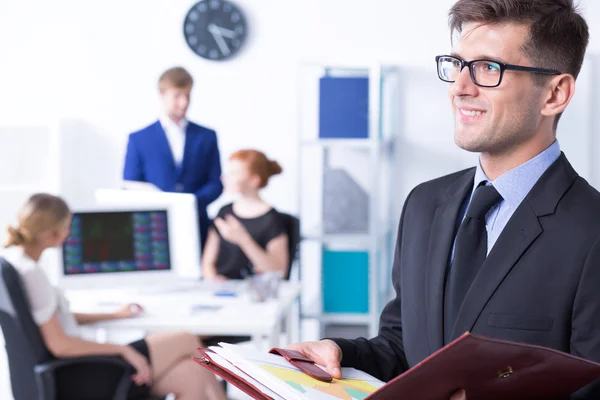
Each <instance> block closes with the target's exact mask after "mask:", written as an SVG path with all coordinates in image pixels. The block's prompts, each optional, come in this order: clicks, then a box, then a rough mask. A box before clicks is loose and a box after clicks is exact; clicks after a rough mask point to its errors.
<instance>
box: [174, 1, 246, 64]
mask: <svg viewBox="0 0 600 400" xmlns="http://www.w3.org/2000/svg"><path fill="white" fill-rule="evenodd" d="M247 28H248V24H247V22H246V18H245V17H244V14H243V12H242V11H241V10H240V8H239V7H238V6H236V5H235V4H234V3H232V2H230V1H227V0H202V1H200V2H198V3H196V4H195V5H194V6H193V7H192V8H191V9H190V10H189V11H188V13H187V15H186V17H185V21H184V23H183V34H184V36H185V40H186V42H187V44H188V46H189V47H190V48H191V49H192V50H193V51H194V53H196V54H197V55H199V56H200V57H203V58H205V59H207V60H214V61H221V60H226V59H228V58H231V57H233V56H234V55H235V54H237V53H238V52H239V50H240V49H241V48H242V45H243V44H244V42H245V41H246V37H247V31H248V29H247Z"/></svg>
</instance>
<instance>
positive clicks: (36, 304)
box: [2, 246, 80, 337]
mask: <svg viewBox="0 0 600 400" xmlns="http://www.w3.org/2000/svg"><path fill="white" fill-rule="evenodd" d="M2 256H3V257H4V258H5V259H6V261H8V262H9V263H10V264H11V265H12V266H13V267H14V268H15V269H16V270H17V272H19V275H20V276H21V282H22V284H23V288H24V289H25V293H26V296H27V299H28V300H29V305H30V307H31V314H32V316H33V320H34V321H35V323H36V324H38V325H44V324H45V323H46V322H48V321H49V320H50V318H52V316H53V315H54V314H56V315H57V317H58V321H59V322H60V325H61V326H62V328H63V330H64V331H65V333H66V334H67V335H69V336H73V337H79V333H80V332H79V325H78V324H77V320H76V319H75V316H74V315H73V314H72V313H71V311H70V310H69V301H68V300H67V299H66V298H65V296H64V294H63V292H62V291H61V290H60V289H59V288H57V287H55V286H52V284H51V283H50V281H49V280H48V276H47V275H46V273H45V272H44V269H43V267H42V266H41V265H40V263H38V262H36V261H34V260H32V259H31V258H30V257H29V256H28V255H27V254H25V252H24V251H23V249H22V248H21V247H18V246H11V247H9V248H7V249H4V250H3V251H2Z"/></svg>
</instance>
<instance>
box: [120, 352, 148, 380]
mask: <svg viewBox="0 0 600 400" xmlns="http://www.w3.org/2000/svg"><path fill="white" fill-rule="evenodd" d="M121 357H123V359H125V361H127V362H128V363H129V364H131V366H132V367H133V368H135V372H134V373H133V375H131V380H133V382H135V384H136V385H138V386H142V385H148V386H151V385H152V370H151V369H150V363H149V362H148V359H147V358H146V357H144V356H143V355H142V354H140V353H139V352H138V351H137V350H136V349H134V348H133V347H131V346H123V350H122V352H121Z"/></svg>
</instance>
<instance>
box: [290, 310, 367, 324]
mask: <svg viewBox="0 0 600 400" xmlns="http://www.w3.org/2000/svg"><path fill="white" fill-rule="evenodd" d="M302 318H304V319H316V320H318V321H319V322H321V323H323V324H341V325H368V324H370V323H371V317H370V315H369V314H362V313H330V314H323V315H303V316H302Z"/></svg>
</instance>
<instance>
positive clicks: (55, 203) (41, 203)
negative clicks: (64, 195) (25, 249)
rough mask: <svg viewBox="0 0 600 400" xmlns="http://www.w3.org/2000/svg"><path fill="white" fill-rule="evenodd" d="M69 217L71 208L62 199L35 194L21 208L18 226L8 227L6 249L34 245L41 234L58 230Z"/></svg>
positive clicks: (49, 195) (45, 194)
mask: <svg viewBox="0 0 600 400" xmlns="http://www.w3.org/2000/svg"><path fill="white" fill-rule="evenodd" d="M69 215H71V211H70V210H69V206H68V205H67V203H66V202H65V201H64V200H63V199H61V198H60V197H58V196H54V195H51V194H47V193H37V194H34V195H32V196H31V197H30V198H29V199H28V200H27V201H26V202H25V204H23V206H21V209H20V210H19V213H18V214H17V221H18V226H17V227H13V226H8V228H7V231H8V238H7V240H6V242H5V243H4V247H9V246H15V245H17V246H20V245H24V244H30V243H34V242H35V241H36V239H37V236H38V235H39V234H40V233H42V232H45V231H48V230H50V229H53V228H56V227H57V226H58V225H59V224H60V223H61V222H63V221H65V220H66V219H67V218H68V217H69Z"/></svg>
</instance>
